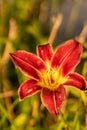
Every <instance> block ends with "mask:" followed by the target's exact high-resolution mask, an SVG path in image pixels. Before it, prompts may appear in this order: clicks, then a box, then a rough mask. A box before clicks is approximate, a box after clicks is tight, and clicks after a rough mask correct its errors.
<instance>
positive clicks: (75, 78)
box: [64, 73, 87, 90]
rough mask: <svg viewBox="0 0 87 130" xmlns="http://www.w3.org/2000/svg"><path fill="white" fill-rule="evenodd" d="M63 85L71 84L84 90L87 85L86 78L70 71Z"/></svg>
mask: <svg viewBox="0 0 87 130" xmlns="http://www.w3.org/2000/svg"><path fill="white" fill-rule="evenodd" d="M64 85H69V86H73V87H76V88H78V89H80V90H86V87H87V86H86V85H87V84H86V80H85V79H84V77H83V76H81V75H80V74H77V73H70V74H69V79H68V81H67V82H66V83H64Z"/></svg>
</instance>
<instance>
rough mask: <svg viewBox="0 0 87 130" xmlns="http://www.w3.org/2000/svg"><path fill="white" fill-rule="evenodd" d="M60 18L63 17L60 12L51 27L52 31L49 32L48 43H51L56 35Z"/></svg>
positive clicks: (60, 21)
mask: <svg viewBox="0 0 87 130" xmlns="http://www.w3.org/2000/svg"><path fill="white" fill-rule="evenodd" d="M62 19H63V16H62V14H59V15H58V16H57V18H56V20H55V22H54V25H53V28H52V31H51V33H50V36H49V39H48V43H50V44H52V43H53V41H54V39H55V37H56V35H57V32H58V29H59V27H60V25H61V23H62Z"/></svg>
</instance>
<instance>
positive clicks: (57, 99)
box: [41, 86, 66, 115]
mask: <svg viewBox="0 0 87 130" xmlns="http://www.w3.org/2000/svg"><path fill="white" fill-rule="evenodd" d="M65 96H66V93H65V89H64V87H63V86H60V87H59V88H58V89H57V90H55V91H51V90H49V89H46V88H43V89H42V91H41V100H42V103H43V105H44V106H45V107H46V108H47V109H48V111H49V112H50V113H52V114H56V115H57V114H58V110H59V108H60V106H61V104H62V103H63V101H64V99H65Z"/></svg>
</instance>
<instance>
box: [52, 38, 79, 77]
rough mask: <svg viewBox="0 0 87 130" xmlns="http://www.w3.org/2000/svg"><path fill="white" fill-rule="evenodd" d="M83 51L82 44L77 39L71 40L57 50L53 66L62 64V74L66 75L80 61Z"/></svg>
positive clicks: (56, 66)
mask: <svg viewBox="0 0 87 130" xmlns="http://www.w3.org/2000/svg"><path fill="white" fill-rule="evenodd" d="M81 53H82V45H81V44H80V43H79V42H77V41H75V40H69V41H68V42H66V43H65V44H64V45H61V46H60V47H59V48H58V49H57V51H56V52H55V54H54V56H53V59H52V67H54V68H58V67H59V66H60V68H61V70H62V74H63V76H65V75H66V74H68V73H69V72H70V71H71V70H72V69H74V67H75V66H76V65H77V64H78V63H79V61H80V55H81Z"/></svg>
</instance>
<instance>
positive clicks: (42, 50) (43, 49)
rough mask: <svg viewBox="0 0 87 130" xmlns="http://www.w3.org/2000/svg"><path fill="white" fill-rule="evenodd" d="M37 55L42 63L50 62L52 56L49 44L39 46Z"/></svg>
mask: <svg viewBox="0 0 87 130" xmlns="http://www.w3.org/2000/svg"><path fill="white" fill-rule="evenodd" d="M37 54H38V55H39V57H41V58H42V59H43V60H44V61H50V60H51V57H52V56H53V51H52V46H51V45H50V44H45V45H39V46H38V47H37Z"/></svg>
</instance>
